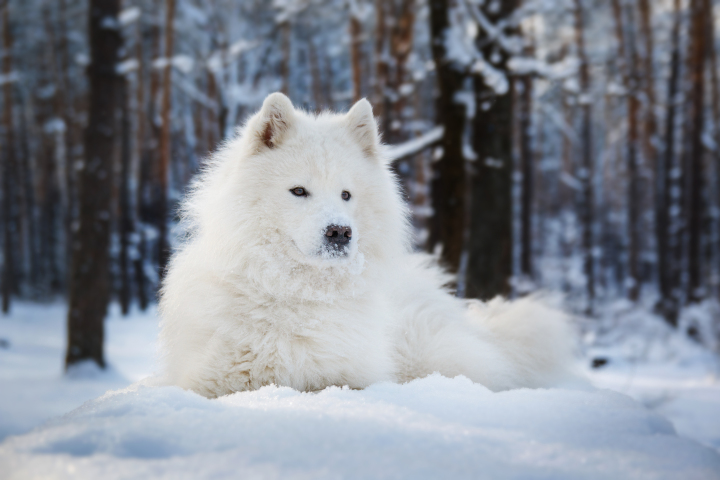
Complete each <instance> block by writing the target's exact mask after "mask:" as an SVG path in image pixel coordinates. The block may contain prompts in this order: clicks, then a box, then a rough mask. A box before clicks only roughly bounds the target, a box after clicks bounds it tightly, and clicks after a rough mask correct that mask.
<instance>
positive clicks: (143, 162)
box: [133, 22, 151, 311]
mask: <svg viewBox="0 0 720 480" xmlns="http://www.w3.org/2000/svg"><path fill="white" fill-rule="evenodd" d="M136 46H137V49H136V52H135V54H136V56H137V60H138V71H137V91H136V92H135V93H136V102H137V103H136V105H137V106H136V109H137V111H136V112H135V113H136V118H135V122H136V125H137V128H136V134H137V137H136V140H135V148H136V155H137V161H138V162H139V165H138V169H137V171H138V176H137V187H136V197H135V207H136V210H135V220H136V227H137V228H138V229H139V232H138V242H137V244H136V245H135V248H136V249H137V255H136V257H135V259H134V260H133V270H134V272H135V288H136V292H137V297H138V303H139V306H140V309H141V310H143V311H144V310H145V309H146V308H147V306H148V303H149V300H148V294H147V285H146V283H147V282H146V280H145V263H146V261H147V247H146V241H145V229H144V228H143V227H144V225H143V223H144V220H145V219H144V218H143V214H142V212H143V206H144V202H145V200H144V192H145V188H146V185H147V184H148V183H149V178H148V177H149V175H148V174H147V172H148V168H147V165H148V163H149V161H148V160H149V158H150V156H149V152H150V151H151V150H150V148H149V147H148V138H147V133H148V129H147V124H148V123H147V120H146V115H147V110H145V106H146V103H145V102H146V100H145V97H146V95H145V73H146V67H145V57H144V55H143V28H142V22H138V30H137V40H136Z"/></svg>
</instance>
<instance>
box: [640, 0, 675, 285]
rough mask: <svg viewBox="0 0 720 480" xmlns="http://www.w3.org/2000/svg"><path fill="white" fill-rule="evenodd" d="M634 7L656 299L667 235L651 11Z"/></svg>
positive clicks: (645, 5)
mask: <svg viewBox="0 0 720 480" xmlns="http://www.w3.org/2000/svg"><path fill="white" fill-rule="evenodd" d="M638 7H639V9H640V29H641V34H642V38H643V40H644V42H643V45H644V52H643V58H642V65H641V66H642V69H643V76H642V79H640V82H641V84H642V86H643V90H644V93H645V101H646V105H645V112H644V115H645V132H644V140H643V148H644V152H645V159H646V160H647V161H648V162H649V163H650V164H651V165H652V166H653V170H654V187H653V189H654V192H653V203H654V205H655V208H654V213H655V244H656V255H655V256H656V258H657V270H658V274H657V278H658V286H659V291H660V297H661V298H663V297H665V296H667V297H669V296H670V292H669V291H668V290H667V279H664V278H663V277H664V276H666V275H667V273H666V272H663V271H662V269H663V268H667V265H666V263H667V232H665V231H663V230H662V229H661V225H662V222H663V219H662V218H661V216H660V208H658V207H659V206H660V205H662V195H663V193H662V188H663V180H662V175H663V173H662V169H663V165H662V163H663V162H662V157H661V156H660V152H659V151H658V148H657V146H656V144H655V142H656V136H657V134H658V122H657V119H656V116H655V102H656V97H655V75H654V73H653V72H654V62H653V55H654V41H653V29H652V22H651V18H652V9H651V7H650V0H638Z"/></svg>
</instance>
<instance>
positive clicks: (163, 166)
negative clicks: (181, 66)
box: [158, 0, 175, 279]
mask: <svg viewBox="0 0 720 480" xmlns="http://www.w3.org/2000/svg"><path fill="white" fill-rule="evenodd" d="M174 19H175V0H166V3H165V59H166V61H167V62H166V64H165V68H164V72H163V85H162V104H161V106H160V115H161V117H162V125H161V126H160V158H159V160H160V161H159V167H160V168H159V171H158V180H159V183H160V192H159V193H160V197H159V198H158V203H159V205H158V206H159V215H158V221H159V225H158V230H159V241H158V269H159V273H160V278H161V279H162V277H163V276H164V275H165V268H166V266H167V262H168V258H169V257H170V243H169V241H168V221H169V218H168V193H169V192H168V190H169V189H168V181H169V178H168V177H169V173H170V154H171V152H170V133H171V129H170V126H171V125H170V121H171V120H170V113H171V109H172V105H171V99H172V64H171V60H172V56H173V40H174V35H173V34H174V32H173V21H174Z"/></svg>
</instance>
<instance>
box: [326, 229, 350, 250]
mask: <svg viewBox="0 0 720 480" xmlns="http://www.w3.org/2000/svg"><path fill="white" fill-rule="evenodd" d="M350 240H352V228H350V227H348V226H341V225H328V227H327V228H326V229H325V244H324V245H323V250H324V252H327V253H329V254H330V255H331V256H345V255H347V254H348V250H349V246H350Z"/></svg>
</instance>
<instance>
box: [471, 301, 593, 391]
mask: <svg viewBox="0 0 720 480" xmlns="http://www.w3.org/2000/svg"><path fill="white" fill-rule="evenodd" d="M468 313H469V316H470V322H471V323H474V324H476V325H478V326H479V327H481V328H482V329H483V330H486V331H487V333H488V334H490V335H491V336H492V340H493V342H492V343H493V344H494V345H496V346H497V347H498V348H499V350H500V352H499V353H500V354H501V355H502V356H503V357H504V358H505V360H506V362H507V365H508V366H510V368H509V371H508V372H507V373H508V374H509V376H508V377H507V380H508V382H509V384H508V385H507V386H506V388H518V387H530V388H539V387H551V386H557V385H571V384H577V385H579V384H581V383H582V380H581V378H580V375H579V373H578V372H577V369H576V362H575V358H574V357H575V338H576V335H574V334H573V331H572V327H571V325H570V318H569V317H568V316H567V315H566V314H564V313H563V312H561V311H559V310H556V309H553V308H551V307H549V306H547V305H546V304H545V303H544V302H543V301H542V300H540V299H539V298H538V297H537V296H529V297H524V298H521V299H517V300H512V301H508V300H504V299H502V298H500V297H498V298H495V299H493V300H491V301H489V302H486V303H484V302H480V301H477V300H470V301H469V310H468Z"/></svg>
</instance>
